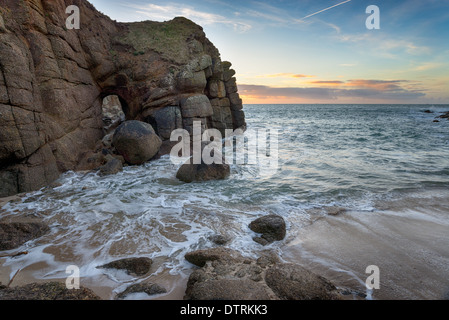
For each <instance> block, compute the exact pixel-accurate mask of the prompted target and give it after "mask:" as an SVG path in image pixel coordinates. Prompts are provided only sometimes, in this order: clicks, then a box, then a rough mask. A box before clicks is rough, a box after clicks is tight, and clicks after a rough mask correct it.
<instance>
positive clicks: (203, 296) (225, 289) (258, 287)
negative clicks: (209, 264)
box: [184, 279, 271, 300]
mask: <svg viewBox="0 0 449 320" xmlns="http://www.w3.org/2000/svg"><path fill="white" fill-rule="evenodd" d="M186 292H188V293H187V294H186V296H185V297H184V299H185V300H271V299H270V298H271V297H270V295H269V293H268V292H267V290H266V288H265V286H264V285H262V284H260V283H257V282H254V281H251V280H239V279H217V280H209V281H200V282H197V283H195V284H193V285H190V287H189V290H188V291H186Z"/></svg>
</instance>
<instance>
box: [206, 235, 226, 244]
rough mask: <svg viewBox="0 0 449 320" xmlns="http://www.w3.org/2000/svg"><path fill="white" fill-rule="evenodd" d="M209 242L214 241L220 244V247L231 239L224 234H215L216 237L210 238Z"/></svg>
mask: <svg viewBox="0 0 449 320" xmlns="http://www.w3.org/2000/svg"><path fill="white" fill-rule="evenodd" d="M209 240H210V241H212V242H213V243H215V244H218V245H225V244H226V243H228V242H229V241H230V240H231V239H229V237H227V236H224V235H222V234H214V235H212V236H210V237H209Z"/></svg>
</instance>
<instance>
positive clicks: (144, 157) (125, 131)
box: [112, 120, 162, 165]
mask: <svg viewBox="0 0 449 320" xmlns="http://www.w3.org/2000/svg"><path fill="white" fill-rule="evenodd" d="M112 144H113V145H114V147H115V149H116V150H117V151H118V152H119V153H120V154H121V155H122V156H123V158H125V160H126V162H128V163H129V164H134V165H140V164H143V163H144V162H147V161H148V160H150V159H152V158H153V157H154V156H155V155H156V154H157V153H158V152H159V149H160V147H161V145H162V140H161V138H159V136H158V135H157V134H156V132H155V131H154V129H153V127H152V126H151V125H150V124H148V123H146V122H142V121H136V120H131V121H126V122H124V123H122V124H121V125H120V126H119V127H118V128H117V129H116V130H115V133H114V136H113V138H112Z"/></svg>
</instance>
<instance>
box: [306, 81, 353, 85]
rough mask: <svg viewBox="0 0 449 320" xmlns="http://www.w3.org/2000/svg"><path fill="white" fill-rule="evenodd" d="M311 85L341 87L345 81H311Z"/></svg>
mask: <svg viewBox="0 0 449 320" xmlns="http://www.w3.org/2000/svg"><path fill="white" fill-rule="evenodd" d="M308 83H310V84H324V85H326V86H340V85H342V84H344V83H345V82H344V81H340V80H317V81H309V82H308Z"/></svg>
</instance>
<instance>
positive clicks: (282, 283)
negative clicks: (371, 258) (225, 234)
mask: <svg viewBox="0 0 449 320" xmlns="http://www.w3.org/2000/svg"><path fill="white" fill-rule="evenodd" d="M186 259H187V260H188V261H189V262H191V263H193V264H195V265H197V266H198V267H200V269H197V270H195V271H194V272H193V273H192V274H191V275H190V277H189V281H188V283H187V289H186V295H185V297H184V299H186V300H340V299H343V296H342V294H341V293H340V292H339V291H338V289H337V288H336V287H335V286H334V285H333V284H332V283H331V282H330V281H328V280H327V279H325V278H323V277H321V276H319V275H316V274H314V273H313V272H311V271H309V270H307V269H304V268H303V267H301V266H299V265H295V264H289V263H282V262H280V261H279V259H278V258H277V257H276V256H274V255H272V254H266V255H264V256H262V257H260V258H258V259H250V258H246V257H243V256H241V255H240V254H239V253H238V252H235V251H233V250H230V249H225V248H219V249H216V248H213V249H205V250H199V251H194V252H191V253H189V254H187V255H186Z"/></svg>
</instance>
